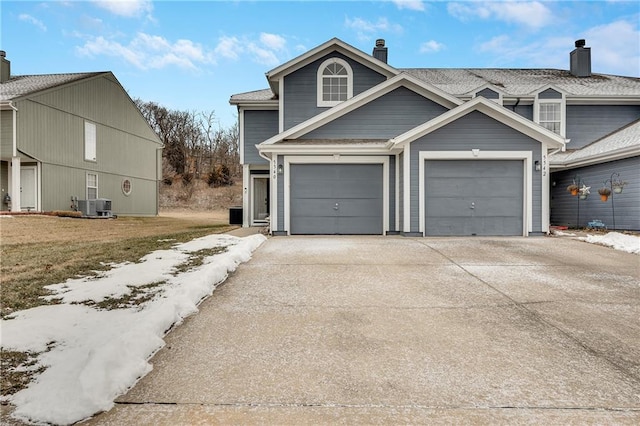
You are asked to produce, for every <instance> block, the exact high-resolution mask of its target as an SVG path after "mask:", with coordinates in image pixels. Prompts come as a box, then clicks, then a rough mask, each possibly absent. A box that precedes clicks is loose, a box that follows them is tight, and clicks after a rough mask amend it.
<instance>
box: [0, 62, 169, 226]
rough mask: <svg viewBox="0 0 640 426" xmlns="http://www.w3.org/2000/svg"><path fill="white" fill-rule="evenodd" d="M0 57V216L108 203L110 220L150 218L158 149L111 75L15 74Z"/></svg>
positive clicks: (155, 195)
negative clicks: (80, 202) (1, 212)
mask: <svg viewBox="0 0 640 426" xmlns="http://www.w3.org/2000/svg"><path fill="white" fill-rule="evenodd" d="M0 56H1V58H0V59H1V61H2V75H1V82H0V114H1V116H0V118H1V122H0V124H1V125H0V159H1V163H0V190H1V198H0V203H1V206H2V210H5V211H6V210H10V211H14V212H19V211H38V212H40V211H42V212H45V211H55V210H71V209H72V204H74V203H75V200H91V199H109V200H111V210H112V212H113V214H116V215H135V216H154V215H157V214H158V189H159V181H160V180H161V178H162V176H161V173H162V167H161V161H162V144H161V142H160V140H159V138H158V137H157V135H156V134H155V133H154V131H153V130H152V129H151V128H150V127H149V125H148V123H147V121H146V120H145V119H144V117H143V116H142V114H141V113H140V111H139V110H138V109H137V107H136V106H135V104H134V103H133V101H132V100H131V98H130V97H129V95H128V94H127V92H126V91H125V90H124V88H123V87H122V86H121V85H120V83H119V82H118V80H117V79H116V77H115V76H114V75H113V74H112V73H111V72H93V73H73V74H44V75H23V76H14V75H11V72H10V63H9V61H8V60H7V59H6V58H5V53H4V52H1V53H0ZM9 199H10V200H11V201H10V202H9Z"/></svg>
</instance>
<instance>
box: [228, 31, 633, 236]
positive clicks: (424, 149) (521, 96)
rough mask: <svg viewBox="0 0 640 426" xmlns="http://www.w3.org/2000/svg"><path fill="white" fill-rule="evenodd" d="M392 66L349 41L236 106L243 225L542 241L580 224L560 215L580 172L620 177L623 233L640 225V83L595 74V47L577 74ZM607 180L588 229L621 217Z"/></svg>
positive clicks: (288, 69) (284, 70) (592, 203)
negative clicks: (610, 206) (607, 209)
mask: <svg viewBox="0 0 640 426" xmlns="http://www.w3.org/2000/svg"><path fill="white" fill-rule="evenodd" d="M387 58H388V50H387V47H386V46H385V42H384V40H378V41H377V42H376V46H375V47H374V49H373V53H372V55H368V54H366V53H364V52H362V51H360V50H358V49H356V48H354V47H353V46H350V45H349V44H347V43H344V42H343V41H341V40H339V39H335V38H334V39H332V40H329V41H328V42H326V43H324V44H322V45H320V46H318V47H316V48H314V49H311V50H310V51H308V52H306V53H304V54H302V55H300V56H298V57H296V58H294V59H292V60H290V61H288V62H287V63H285V64H282V65H280V66H278V67H276V68H275V69H273V70H271V71H269V72H267V73H266V77H267V82H268V84H269V88H267V89H262V90H257V91H252V92H246V93H240V94H236V95H233V96H231V99H230V103H231V104H232V105H235V106H237V108H238V113H239V114H238V115H239V127H240V147H241V152H240V157H241V163H242V164H243V173H244V180H243V194H244V199H243V215H244V217H243V225H244V226H253V225H260V224H265V223H269V224H270V227H271V231H272V232H273V233H274V234H276V235H290V234H381V235H382V234H401V235H406V236H437V235H523V236H527V235H541V234H544V233H547V232H549V229H550V226H551V225H554V224H568V225H572V226H575V222H574V223H572V222H571V218H572V217H573V216H570V215H565V214H564V213H562V214H560V210H561V209H564V208H565V207H564V204H565V201H566V202H567V203H575V200H576V198H575V197H572V196H571V195H570V194H569V193H568V192H566V185H565V183H566V182H565V180H566V177H567V176H569V175H572V174H573V175H575V174H582V175H583V178H584V177H585V176H588V177H589V179H591V176H592V172H593V176H598V178H597V179H600V177H601V176H603V173H609V174H610V173H613V172H619V173H620V175H622V176H623V178H624V179H625V180H627V181H628V182H629V183H628V185H627V187H626V189H625V193H624V197H628V200H631V202H627V203H623V202H622V200H621V199H622V198H623V195H622V194H620V196H617V197H616V199H615V200H616V225H619V226H618V227H619V228H622V229H640V223H639V220H640V219H639V218H640V203H638V195H640V193H639V192H638V188H640V178H639V176H638V169H639V168H640V167H639V166H640V138H639V137H638V125H637V122H638V120H639V119H640V79H638V78H634V77H623V76H613V75H604V74H594V73H592V72H591V51H590V48H588V47H584V40H580V41H578V42H576V48H575V50H574V51H572V52H571V53H570V55H569V61H568V65H569V70H557V69H446V68H444V69H435V68H410V69H398V68H394V67H392V66H390V65H389V64H388V63H387ZM597 179H596V178H595V177H594V178H593V181H591V180H589V182H588V184H590V185H591V186H592V192H593V193H594V194H595V196H592V197H590V198H588V199H587V200H586V201H583V202H582V206H581V209H582V210H581V211H582V215H581V218H580V223H579V224H580V226H585V225H586V222H587V220H591V219H596V218H597V219H601V220H606V221H607V223H609V222H610V221H609V219H608V218H607V217H605V216H601V215H600V213H601V210H600V209H601V206H600V205H596V204H597V203H602V202H601V201H599V198H598V197H597V193H596V191H597V186H598V184H599V183H601V182H596V180H597ZM565 199H566V200H565ZM602 204H603V203H602ZM573 206H574V204H570V206H569V207H567V212H569V213H571V215H572V214H573V211H574V208H573ZM618 206H620V208H618ZM596 216H598V217H596ZM583 219H584V220H583Z"/></svg>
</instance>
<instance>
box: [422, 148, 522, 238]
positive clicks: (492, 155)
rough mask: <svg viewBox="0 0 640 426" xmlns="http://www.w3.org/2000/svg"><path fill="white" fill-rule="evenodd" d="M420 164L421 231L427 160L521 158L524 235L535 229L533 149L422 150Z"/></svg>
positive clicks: (423, 214)
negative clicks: (522, 168)
mask: <svg viewBox="0 0 640 426" xmlns="http://www.w3.org/2000/svg"><path fill="white" fill-rule="evenodd" d="M419 158H420V160H419V164H418V179H419V184H418V188H419V193H418V204H419V206H418V207H419V210H418V211H419V215H420V217H419V220H420V232H421V233H422V235H424V232H425V229H426V227H425V207H424V206H425V187H424V167H425V162H426V160H474V161H475V160H478V161H482V160H521V161H522V167H524V170H523V176H524V182H523V183H522V191H523V192H522V202H523V206H522V212H523V214H524V217H523V220H522V228H523V229H522V235H523V236H525V237H526V236H528V235H529V232H532V230H533V220H532V219H533V172H532V160H533V154H532V152H531V151H482V150H469V151H420V155H419Z"/></svg>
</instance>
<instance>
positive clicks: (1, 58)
mask: <svg viewBox="0 0 640 426" xmlns="http://www.w3.org/2000/svg"><path fill="white" fill-rule="evenodd" d="M6 56H7V52H5V51H4V50H0V62H2V63H1V64H0V83H4V82H5V81H7V80H9V79H10V78H11V62H9V61H7V58H6Z"/></svg>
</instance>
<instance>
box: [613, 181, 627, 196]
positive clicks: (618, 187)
mask: <svg viewBox="0 0 640 426" xmlns="http://www.w3.org/2000/svg"><path fill="white" fill-rule="evenodd" d="M626 184H627V182H624V181H622V180H614V181H612V182H611V187H612V188H613V192H615V193H616V194H620V193H621V192H622V189H623V188H624V186H625V185H626Z"/></svg>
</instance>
